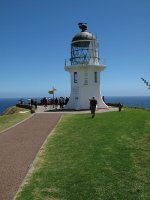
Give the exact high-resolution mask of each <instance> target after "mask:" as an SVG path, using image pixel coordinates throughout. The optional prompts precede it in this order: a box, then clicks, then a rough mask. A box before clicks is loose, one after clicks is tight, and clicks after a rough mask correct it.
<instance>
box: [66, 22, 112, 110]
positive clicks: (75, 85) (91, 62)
mask: <svg viewBox="0 0 150 200" xmlns="http://www.w3.org/2000/svg"><path fill="white" fill-rule="evenodd" d="M79 28H80V29H81V32H80V33H77V34H76V35H75V36H74V37H73V39H72V42H71V58H70V65H66V66H65V70H66V71H68V72H69V73H70V76H71V94H70V99H69V102H68V104H67V105H66V109H74V110H81V109H89V99H90V98H92V97H93V96H95V98H96V100H97V102H98V108H99V109H101V108H108V106H107V105H106V104H105V103H104V102H103V100H102V97H101V94H100V72H101V71H103V70H104V69H105V66H103V65H101V64H100V63H99V44H98V42H97V40H96V37H95V36H94V35H93V34H92V33H90V32H88V31H87V25H86V23H79Z"/></svg>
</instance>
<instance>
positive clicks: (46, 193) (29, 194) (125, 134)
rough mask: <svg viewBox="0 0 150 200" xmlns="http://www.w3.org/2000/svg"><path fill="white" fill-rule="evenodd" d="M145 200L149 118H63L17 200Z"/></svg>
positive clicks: (132, 113)
mask: <svg viewBox="0 0 150 200" xmlns="http://www.w3.org/2000/svg"><path fill="white" fill-rule="evenodd" d="M31 199H32V200H116V199H117V200H149V199H150V112H149V111H144V110H140V109H125V110H124V111H123V112H120V113H119V112H109V113H102V114H96V116H95V118H94V119H92V118H91V116H90V114H82V115H66V116H64V117H63V118H62V120H61V122H60V123H59V124H58V126H57V127H56V129H55V131H54V132H53V134H52V135H51V136H50V137H49V138H48V141H47V143H46V145H45V147H44V150H43V151H42V154H41V155H40V156H39V159H38V162H37V163H36V165H35V169H34V171H33V173H32V174H31V176H30V177H29V178H28V181H27V183H26V184H25V185H24V187H23V189H22V191H21V193H19V195H18V197H17V200H31Z"/></svg>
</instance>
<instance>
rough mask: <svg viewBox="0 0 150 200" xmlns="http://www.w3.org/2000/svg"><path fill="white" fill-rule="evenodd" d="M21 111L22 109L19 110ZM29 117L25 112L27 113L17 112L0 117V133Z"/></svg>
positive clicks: (28, 113)
mask: <svg viewBox="0 0 150 200" xmlns="http://www.w3.org/2000/svg"><path fill="white" fill-rule="evenodd" d="M12 109H13V108H12ZM16 110H17V109H16ZM18 110H19V109H18ZM21 110H23V109H21ZM19 111H20V110H19ZM30 115H31V114H30V112H27V113H18V112H17V113H13V114H5V115H0V132H2V131H4V130H6V129H7V128H10V127H11V126H13V125H15V124H17V123H19V122H21V121H22V120H24V119H26V118H27V117H29V116H30Z"/></svg>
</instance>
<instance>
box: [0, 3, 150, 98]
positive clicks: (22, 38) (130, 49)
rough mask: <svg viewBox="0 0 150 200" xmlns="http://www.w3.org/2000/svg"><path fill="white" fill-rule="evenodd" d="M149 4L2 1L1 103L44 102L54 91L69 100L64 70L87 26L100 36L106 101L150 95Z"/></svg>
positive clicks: (66, 73)
mask: <svg viewBox="0 0 150 200" xmlns="http://www.w3.org/2000/svg"><path fill="white" fill-rule="evenodd" d="M149 19H150V1H149V0H82V1H81V0H76V1H74V0H0V97H43V96H48V90H49V89H51V88H52V87H53V86H54V87H55V88H56V89H57V93H56V95H57V96H60V95H63V96H69V94H70V76H69V73H68V72H65V70H64V61H65V59H69V58H70V44H71V40H72V38H73V37H74V35H75V34H76V33H78V32H80V30H79V28H78V22H86V23H87V25H88V31H89V32H92V33H93V34H95V35H96V36H97V39H98V42H99V44H100V49H99V52H100V58H101V59H102V60H103V61H104V62H105V64H106V66H107V67H106V70H105V71H103V72H102V73H101V94H102V95H104V96H143V95H149V94H150V90H148V88H147V87H146V86H145V85H144V83H143V82H142V81H141V79H140V77H143V78H145V79H146V80H147V81H150V20H149Z"/></svg>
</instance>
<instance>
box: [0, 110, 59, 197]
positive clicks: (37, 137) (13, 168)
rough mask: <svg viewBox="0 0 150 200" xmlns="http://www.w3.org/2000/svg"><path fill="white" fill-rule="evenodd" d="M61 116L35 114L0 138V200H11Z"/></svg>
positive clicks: (0, 135)
mask: <svg viewBox="0 0 150 200" xmlns="http://www.w3.org/2000/svg"><path fill="white" fill-rule="evenodd" d="M61 115H62V113H55V114H54V113H45V114H44V113H38V114H34V115H33V116H32V117H31V118H29V119H27V120H26V121H24V122H22V123H20V124H18V125H17V126H15V127H13V128H11V129H9V130H7V131H5V132H3V133H1V134H0V200H12V199H13V197H14V196H15V194H16V192H17V191H18V189H19V187H20V185H21V183H22V181H23V180H24V178H25V176H26V174H27V172H28V170H29V168H30V165H31V164H32V162H33V160H34V159H35V156H36V154H37V153H38V151H39V149H40V147H41V146H42V144H43V143H44V141H45V139H46V138H47V136H48V135H49V133H50V132H51V131H52V129H53V128H54V127H55V125H56V124H57V122H58V121H59V119H60V117H61Z"/></svg>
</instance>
